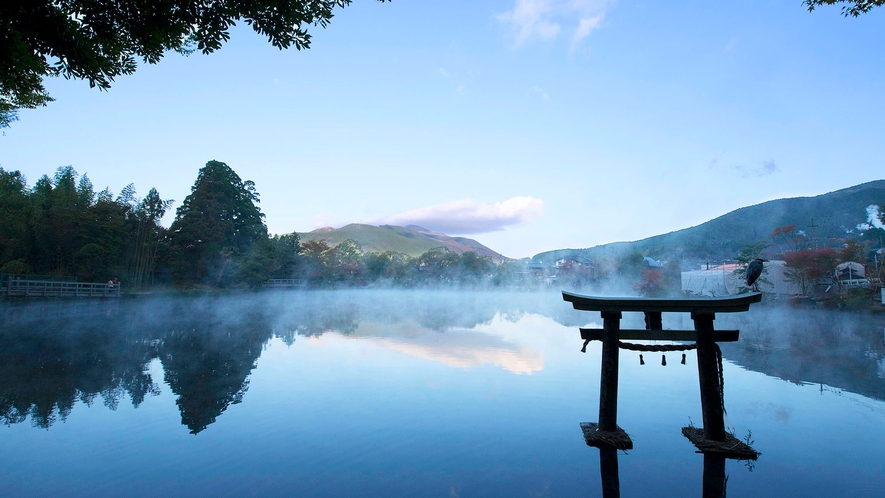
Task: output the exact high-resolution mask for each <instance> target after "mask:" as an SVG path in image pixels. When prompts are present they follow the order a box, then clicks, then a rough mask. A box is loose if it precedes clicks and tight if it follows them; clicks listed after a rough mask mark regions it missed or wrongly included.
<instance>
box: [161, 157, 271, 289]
mask: <svg viewBox="0 0 885 498" xmlns="http://www.w3.org/2000/svg"><path fill="white" fill-rule="evenodd" d="M257 202H259V199H258V192H256V191H255V184H254V183H253V182H252V181H249V180H246V181H243V180H241V179H240V177H239V176H238V175H237V174H236V173H235V172H234V170H233V169H231V168H230V166H228V165H227V164H224V163H222V162H219V161H209V162H208V163H206V166H204V167H203V168H202V169H200V172H199V174H198V175H197V181H196V182H195V183H194V186H193V187H192V188H191V194H190V195H188V196H187V197H186V198H185V199H184V202H183V203H182V204H181V206H180V207H179V208H178V210H177V211H176V215H175V221H174V222H173V223H172V226H171V227H169V230H170V232H171V238H172V241H171V242H172V245H173V248H174V250H175V255H174V259H175V277H176V279H177V280H178V281H179V282H180V283H193V282H203V283H212V284H214V285H221V284H223V283H224V281H225V278H226V277H229V276H230V275H231V274H232V273H233V272H232V271H231V270H235V268H233V267H234V266H235V265H239V264H240V263H244V262H246V260H247V258H248V257H249V255H250V254H253V255H254V253H252V251H253V249H254V248H253V246H254V245H255V244H257V243H259V242H261V243H268V238H267V227H266V226H265V225H264V214H263V213H262V212H261V210H260V209H258V206H256V205H255V204H256V203H257ZM262 254H264V252H263V251H262ZM270 263H271V262H269V264H270ZM253 270H254V269H253ZM269 270H270V268H269V267H268V271H269ZM250 271H252V270H250Z"/></svg>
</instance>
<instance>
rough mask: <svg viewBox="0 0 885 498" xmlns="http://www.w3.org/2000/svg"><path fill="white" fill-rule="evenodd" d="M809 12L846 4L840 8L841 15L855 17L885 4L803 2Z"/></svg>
mask: <svg viewBox="0 0 885 498" xmlns="http://www.w3.org/2000/svg"><path fill="white" fill-rule="evenodd" d="M802 3H803V4H804V5H805V6H806V7H808V11H809V12H811V11H813V10H814V9H816V8H817V7H820V6H822V5H835V4H837V3H842V4H847V5H843V6H842V15H843V16H845V17H857V16H859V15H861V14H866V13H867V12H869V11H871V10H873V7H879V6H881V5H882V4H885V0H805V1H804V2H802Z"/></svg>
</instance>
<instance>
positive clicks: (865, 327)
mask: <svg viewBox="0 0 885 498" xmlns="http://www.w3.org/2000/svg"><path fill="white" fill-rule="evenodd" d="M744 315H745V316H742V317H741V316H734V317H729V318H728V319H726V320H727V324H726V323H720V324H718V326H719V327H721V328H732V327H733V328H739V329H740V330H741V338H740V341H738V342H736V343H723V344H722V351H723V355H724V356H725V357H726V358H728V359H730V360H733V361H735V362H736V363H738V364H740V365H742V366H745V367H746V368H749V369H751V370H755V371H759V372H762V373H764V374H766V375H770V376H773V377H778V378H781V379H784V380H787V381H790V382H794V383H814V384H827V385H829V386H833V387H838V388H841V389H845V390H847V391H851V392H854V393H858V394H861V395H864V396H869V397H873V398H876V399H881V400H885V379H883V378H881V377H880V370H879V368H880V367H879V362H881V361H882V359H883V358H885V337H883V326H885V320H882V319H881V318H877V317H875V316H871V315H867V314H857V313H847V312H828V311H820V310H793V309H789V308H778V307H762V308H759V309H758V311H757V310H753V311H751V312H750V313H747V314H744Z"/></svg>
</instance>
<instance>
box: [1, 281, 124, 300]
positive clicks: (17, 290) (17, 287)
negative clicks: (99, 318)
mask: <svg viewBox="0 0 885 498" xmlns="http://www.w3.org/2000/svg"><path fill="white" fill-rule="evenodd" d="M0 296H7V297H120V284H119V283H117V284H105V283H97V282H65V281H57V280H55V281H54V280H26V279H21V278H14V277H8V278H7V279H6V281H5V282H2V281H0Z"/></svg>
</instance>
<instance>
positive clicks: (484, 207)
mask: <svg viewBox="0 0 885 498" xmlns="http://www.w3.org/2000/svg"><path fill="white" fill-rule="evenodd" d="M543 211H544V202H543V201H542V200H540V199H535V198H534V197H531V196H523V197H511V198H510V199H507V200H504V201H501V202H496V203H494V204H486V203H483V202H480V201H476V200H473V199H461V200H457V201H451V202H446V203H443V204H435V205H433V206H427V207H422V208H418V209H412V210H409V211H404V212H402V213H397V214H394V215H391V216H386V217H382V218H379V219H377V220H373V221H371V222H370V223H371V224H378V225H400V226H406V225H418V226H421V227H424V228H426V229H428V230H432V231H437V232H443V233H447V234H450V235H451V234H465V235H466V234H476V233H486V232H495V231H499V230H503V229H504V228H506V227H508V226H512V225H519V224H521V223H526V222H528V221H531V220H534V219H537V218H538V217H539V216H541V214H542V213H543Z"/></svg>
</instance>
